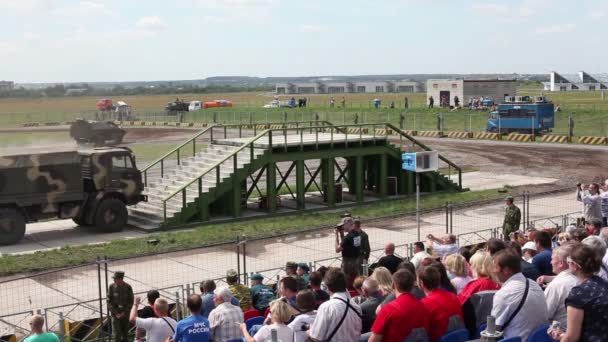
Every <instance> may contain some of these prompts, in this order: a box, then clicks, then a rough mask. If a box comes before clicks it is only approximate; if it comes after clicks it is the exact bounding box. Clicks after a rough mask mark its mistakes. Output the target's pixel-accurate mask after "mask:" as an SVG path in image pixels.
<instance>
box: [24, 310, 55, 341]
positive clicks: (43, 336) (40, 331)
mask: <svg viewBox="0 0 608 342" xmlns="http://www.w3.org/2000/svg"><path fill="white" fill-rule="evenodd" d="M30 328H31V329H32V331H31V334H30V336H28V337H27V338H26V339H25V342H59V337H57V335H55V334H54V333H52V332H44V317H42V316H41V315H33V316H32V317H30Z"/></svg>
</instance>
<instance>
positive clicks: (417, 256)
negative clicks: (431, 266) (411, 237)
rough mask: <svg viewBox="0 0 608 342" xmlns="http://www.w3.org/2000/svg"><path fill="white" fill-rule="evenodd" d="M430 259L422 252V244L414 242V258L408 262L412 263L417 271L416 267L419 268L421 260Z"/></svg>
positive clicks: (428, 255) (427, 254)
mask: <svg viewBox="0 0 608 342" xmlns="http://www.w3.org/2000/svg"><path fill="white" fill-rule="evenodd" d="M430 257H431V255H430V254H429V253H427V252H426V251H425V250H424V243H422V242H420V241H418V242H414V256H413V257H412V259H411V260H410V261H411V262H412V264H414V267H415V268H416V269H418V266H420V262H421V261H422V260H423V259H426V258H430Z"/></svg>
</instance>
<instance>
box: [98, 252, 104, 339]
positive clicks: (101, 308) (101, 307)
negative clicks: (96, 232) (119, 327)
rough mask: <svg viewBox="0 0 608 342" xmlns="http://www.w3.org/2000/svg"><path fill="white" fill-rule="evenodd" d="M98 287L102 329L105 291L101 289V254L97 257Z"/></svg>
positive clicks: (101, 325)
mask: <svg viewBox="0 0 608 342" xmlns="http://www.w3.org/2000/svg"><path fill="white" fill-rule="evenodd" d="M97 288H98V289H99V322H100V323H99V324H100V329H101V328H102V327H103V291H102V290H101V258H100V257H99V256H98V257H97ZM102 330H103V329H102ZM102 336H103V335H102Z"/></svg>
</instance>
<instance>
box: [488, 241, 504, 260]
mask: <svg viewBox="0 0 608 342" xmlns="http://www.w3.org/2000/svg"><path fill="white" fill-rule="evenodd" d="M486 248H487V250H488V252H490V256H493V255H494V254H496V253H498V252H500V251H502V250H503V249H505V248H507V245H506V244H505V241H504V240H502V239H497V238H491V239H489V240H488V242H486Z"/></svg>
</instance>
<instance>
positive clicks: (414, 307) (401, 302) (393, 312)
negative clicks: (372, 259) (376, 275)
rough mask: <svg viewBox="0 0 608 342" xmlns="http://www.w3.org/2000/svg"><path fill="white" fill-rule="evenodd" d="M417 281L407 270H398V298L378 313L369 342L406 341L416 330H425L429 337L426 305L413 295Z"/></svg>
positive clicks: (396, 292)
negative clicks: (413, 288)
mask: <svg viewBox="0 0 608 342" xmlns="http://www.w3.org/2000/svg"><path fill="white" fill-rule="evenodd" d="M415 279H416V278H415V276H414V275H413V274H412V273H411V272H409V271H406V270H398V271H397V272H395V274H393V286H394V288H395V294H396V296H397V298H396V299H395V300H394V301H392V302H390V303H389V304H387V305H384V306H383V307H382V309H381V310H380V312H379V313H378V317H376V321H374V324H373V325H372V328H371V336H370V338H369V341H371V342H378V341H404V340H405V339H406V338H407V337H408V336H409V335H410V334H411V333H412V332H413V331H414V330H415V329H424V331H426V333H427V335H428V331H429V314H428V312H427V311H426V309H425V308H424V305H423V304H422V303H421V302H420V301H419V300H418V299H416V297H414V296H413V295H412V294H411V291H412V287H413V286H414V282H415ZM352 341H355V340H352Z"/></svg>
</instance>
